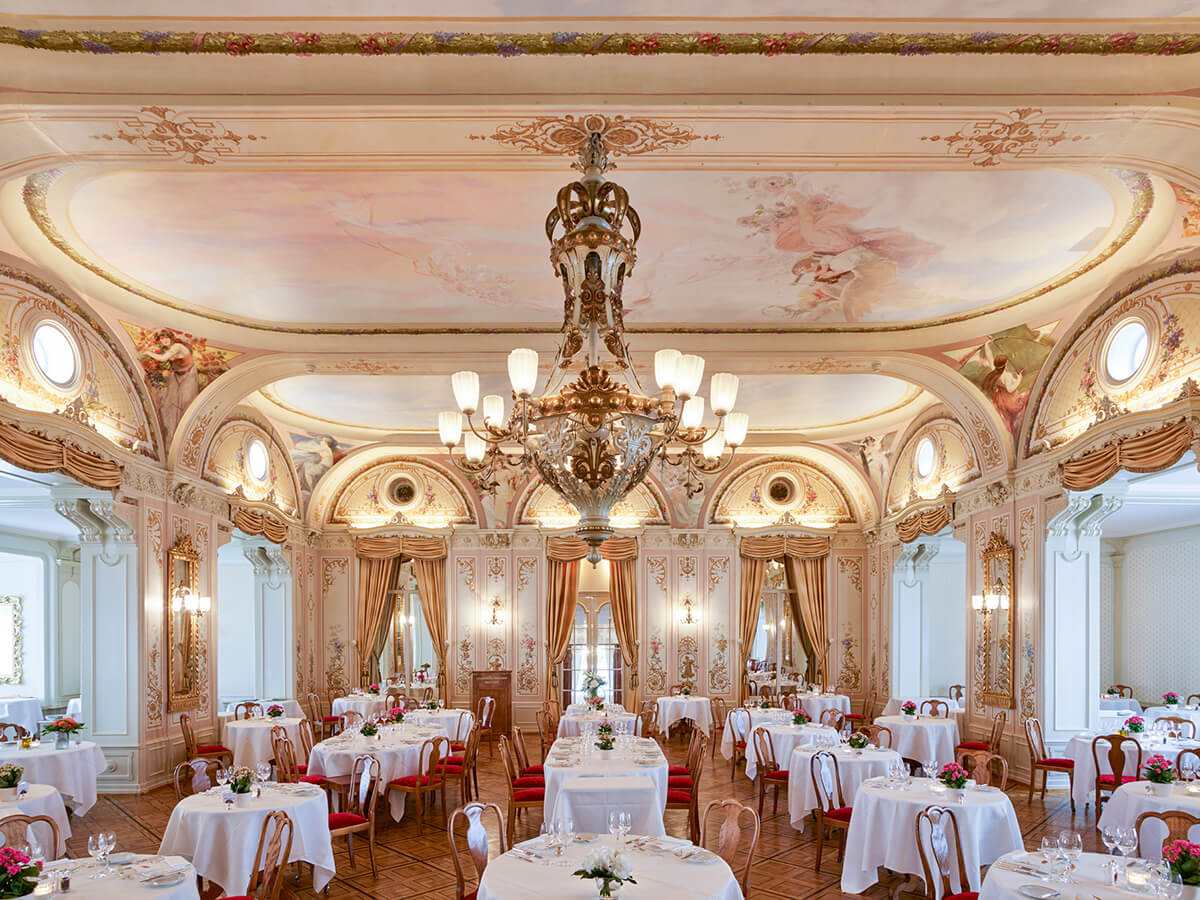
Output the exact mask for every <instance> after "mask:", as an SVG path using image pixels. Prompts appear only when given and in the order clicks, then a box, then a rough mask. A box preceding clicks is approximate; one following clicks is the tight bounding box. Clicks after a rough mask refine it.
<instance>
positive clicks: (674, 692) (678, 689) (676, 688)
mask: <svg viewBox="0 0 1200 900" xmlns="http://www.w3.org/2000/svg"><path fill="white" fill-rule="evenodd" d="M668 693H669V694H670V695H671V696H672V697H675V696H678V695H679V694H682V693H683V685H682V684H673V685H671V687H670V688H669V689H668Z"/></svg>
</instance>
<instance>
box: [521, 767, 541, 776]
mask: <svg viewBox="0 0 1200 900" xmlns="http://www.w3.org/2000/svg"><path fill="white" fill-rule="evenodd" d="M521 774H522V775H545V774H546V767H545V766H526V767H525V768H523V769H522V770H521Z"/></svg>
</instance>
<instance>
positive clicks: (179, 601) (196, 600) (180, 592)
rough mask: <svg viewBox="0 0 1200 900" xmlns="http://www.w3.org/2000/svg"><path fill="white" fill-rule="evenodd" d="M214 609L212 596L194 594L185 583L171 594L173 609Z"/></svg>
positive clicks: (203, 610) (201, 610)
mask: <svg viewBox="0 0 1200 900" xmlns="http://www.w3.org/2000/svg"><path fill="white" fill-rule="evenodd" d="M211 609H212V598H211V597H199V596H197V595H196V594H193V593H192V592H191V591H189V590H188V589H187V588H185V587H184V586H183V585H180V586H179V587H177V588H176V589H175V593H174V594H173V595H172V596H171V611H172V612H183V611H184V610H186V611H187V612H190V613H195V612H208V611H209V610H211Z"/></svg>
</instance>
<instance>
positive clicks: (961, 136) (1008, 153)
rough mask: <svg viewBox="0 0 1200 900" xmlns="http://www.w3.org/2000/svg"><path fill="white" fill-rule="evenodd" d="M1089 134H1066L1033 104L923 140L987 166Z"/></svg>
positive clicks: (1057, 122) (1089, 137)
mask: <svg viewBox="0 0 1200 900" xmlns="http://www.w3.org/2000/svg"><path fill="white" fill-rule="evenodd" d="M1091 139H1092V138H1091V135H1084V134H1076V135H1068V134H1067V132H1066V130H1065V129H1064V128H1063V124H1062V123H1061V122H1059V121H1057V120H1054V119H1048V118H1046V113H1045V111H1044V110H1041V109H1034V108H1033V107H1029V106H1026V107H1022V108H1021V109H1014V110H1013V111H1012V112H1010V113H1008V114H1007V115H1006V116H1001V117H992V118H988V119H982V120H980V121H976V122H970V123H968V124H966V125H963V126H962V128H960V129H959V130H958V131H956V132H955V133H954V134H945V135H940V134H930V135H924V136H922V137H921V140H923V141H942V142H944V143H945V144H946V152H947V153H949V155H951V156H961V157H966V158H967V159H969V160H970V161H971V164H972V165H975V166H980V167H982V168H987V167H988V166H997V165H999V164H1000V163H1001V162H1007V161H1009V160H1012V159H1017V158H1018V157H1022V156H1032V155H1034V154H1036V153H1041V152H1043V151H1045V150H1049V149H1050V148H1051V147H1053V146H1055V145H1056V144H1061V143H1063V142H1064V141H1068V142H1074V141H1090V140H1091Z"/></svg>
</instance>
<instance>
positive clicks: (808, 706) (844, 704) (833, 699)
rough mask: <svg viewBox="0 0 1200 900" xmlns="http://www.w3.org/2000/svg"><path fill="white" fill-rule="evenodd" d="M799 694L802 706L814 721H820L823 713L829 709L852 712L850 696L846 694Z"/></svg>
mask: <svg viewBox="0 0 1200 900" xmlns="http://www.w3.org/2000/svg"><path fill="white" fill-rule="evenodd" d="M798 696H799V699H800V706H801V708H802V709H803V710H804V711H805V712H806V713H808V717H809V718H810V719H812V720H813V721H814V722H820V721H821V713H823V712H824V711H825V710H827V709H836V710H837V711H838V712H841V713H848V712H850V698H849V697H847V696H846V695H845V694H800V695H798Z"/></svg>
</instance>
